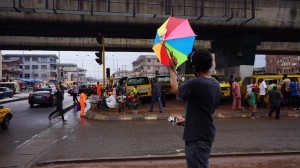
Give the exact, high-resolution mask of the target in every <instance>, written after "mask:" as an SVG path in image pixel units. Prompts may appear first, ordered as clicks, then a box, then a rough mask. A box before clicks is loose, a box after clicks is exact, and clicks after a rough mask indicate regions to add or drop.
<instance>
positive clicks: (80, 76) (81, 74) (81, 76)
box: [78, 68, 87, 83]
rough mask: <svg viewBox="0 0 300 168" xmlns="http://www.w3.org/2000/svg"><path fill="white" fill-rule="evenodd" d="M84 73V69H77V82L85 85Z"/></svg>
mask: <svg viewBox="0 0 300 168" xmlns="http://www.w3.org/2000/svg"><path fill="white" fill-rule="evenodd" d="M86 71H87V70H85V69H82V68H78V81H81V82H83V83H86V82H87V80H86V79H85V77H86V75H85V74H86Z"/></svg>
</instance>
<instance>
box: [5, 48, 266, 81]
mask: <svg viewBox="0 0 300 168" xmlns="http://www.w3.org/2000/svg"><path fill="white" fill-rule="evenodd" d="M23 52H24V54H56V55H57V56H59V55H60V63H74V64H77V66H78V67H80V68H81V67H82V66H83V68H84V69H86V70H87V76H90V77H96V78H99V77H101V78H102V66H100V65H98V64H97V63H96V61H95V58H96V55H95V52H83V51H60V52H58V51H11V50H3V51H2V54H3V55H4V54H23ZM140 55H155V54H154V52H105V58H106V67H109V68H110V71H111V74H112V73H113V72H116V71H117V67H118V68H119V69H120V70H125V68H126V70H132V64H131V63H132V62H133V61H135V60H136V59H137V58H138V57H139V56H140ZM263 66H265V55H256V57H255V63H254V67H263Z"/></svg>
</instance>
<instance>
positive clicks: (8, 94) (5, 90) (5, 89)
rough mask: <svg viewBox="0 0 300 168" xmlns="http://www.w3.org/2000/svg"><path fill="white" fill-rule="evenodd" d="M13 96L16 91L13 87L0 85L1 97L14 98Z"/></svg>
mask: <svg viewBox="0 0 300 168" xmlns="http://www.w3.org/2000/svg"><path fill="white" fill-rule="evenodd" d="M13 96H14V92H13V91H12V90H11V89H9V88H8V87H0V99H3V98H4V97H10V98H12V97H13Z"/></svg>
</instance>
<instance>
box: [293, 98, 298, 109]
mask: <svg viewBox="0 0 300 168" xmlns="http://www.w3.org/2000/svg"><path fill="white" fill-rule="evenodd" d="M292 106H293V108H296V106H297V109H299V96H292Z"/></svg>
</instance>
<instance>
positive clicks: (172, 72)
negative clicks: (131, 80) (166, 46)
mask: <svg viewBox="0 0 300 168" xmlns="http://www.w3.org/2000/svg"><path fill="white" fill-rule="evenodd" d="M176 65H177V59H176V57H174V56H173V54H172V53H171V60H170V85H171V92H173V93H174V94H176V95H178V93H179V92H178V82H177V75H176V73H175V70H176Z"/></svg>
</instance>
